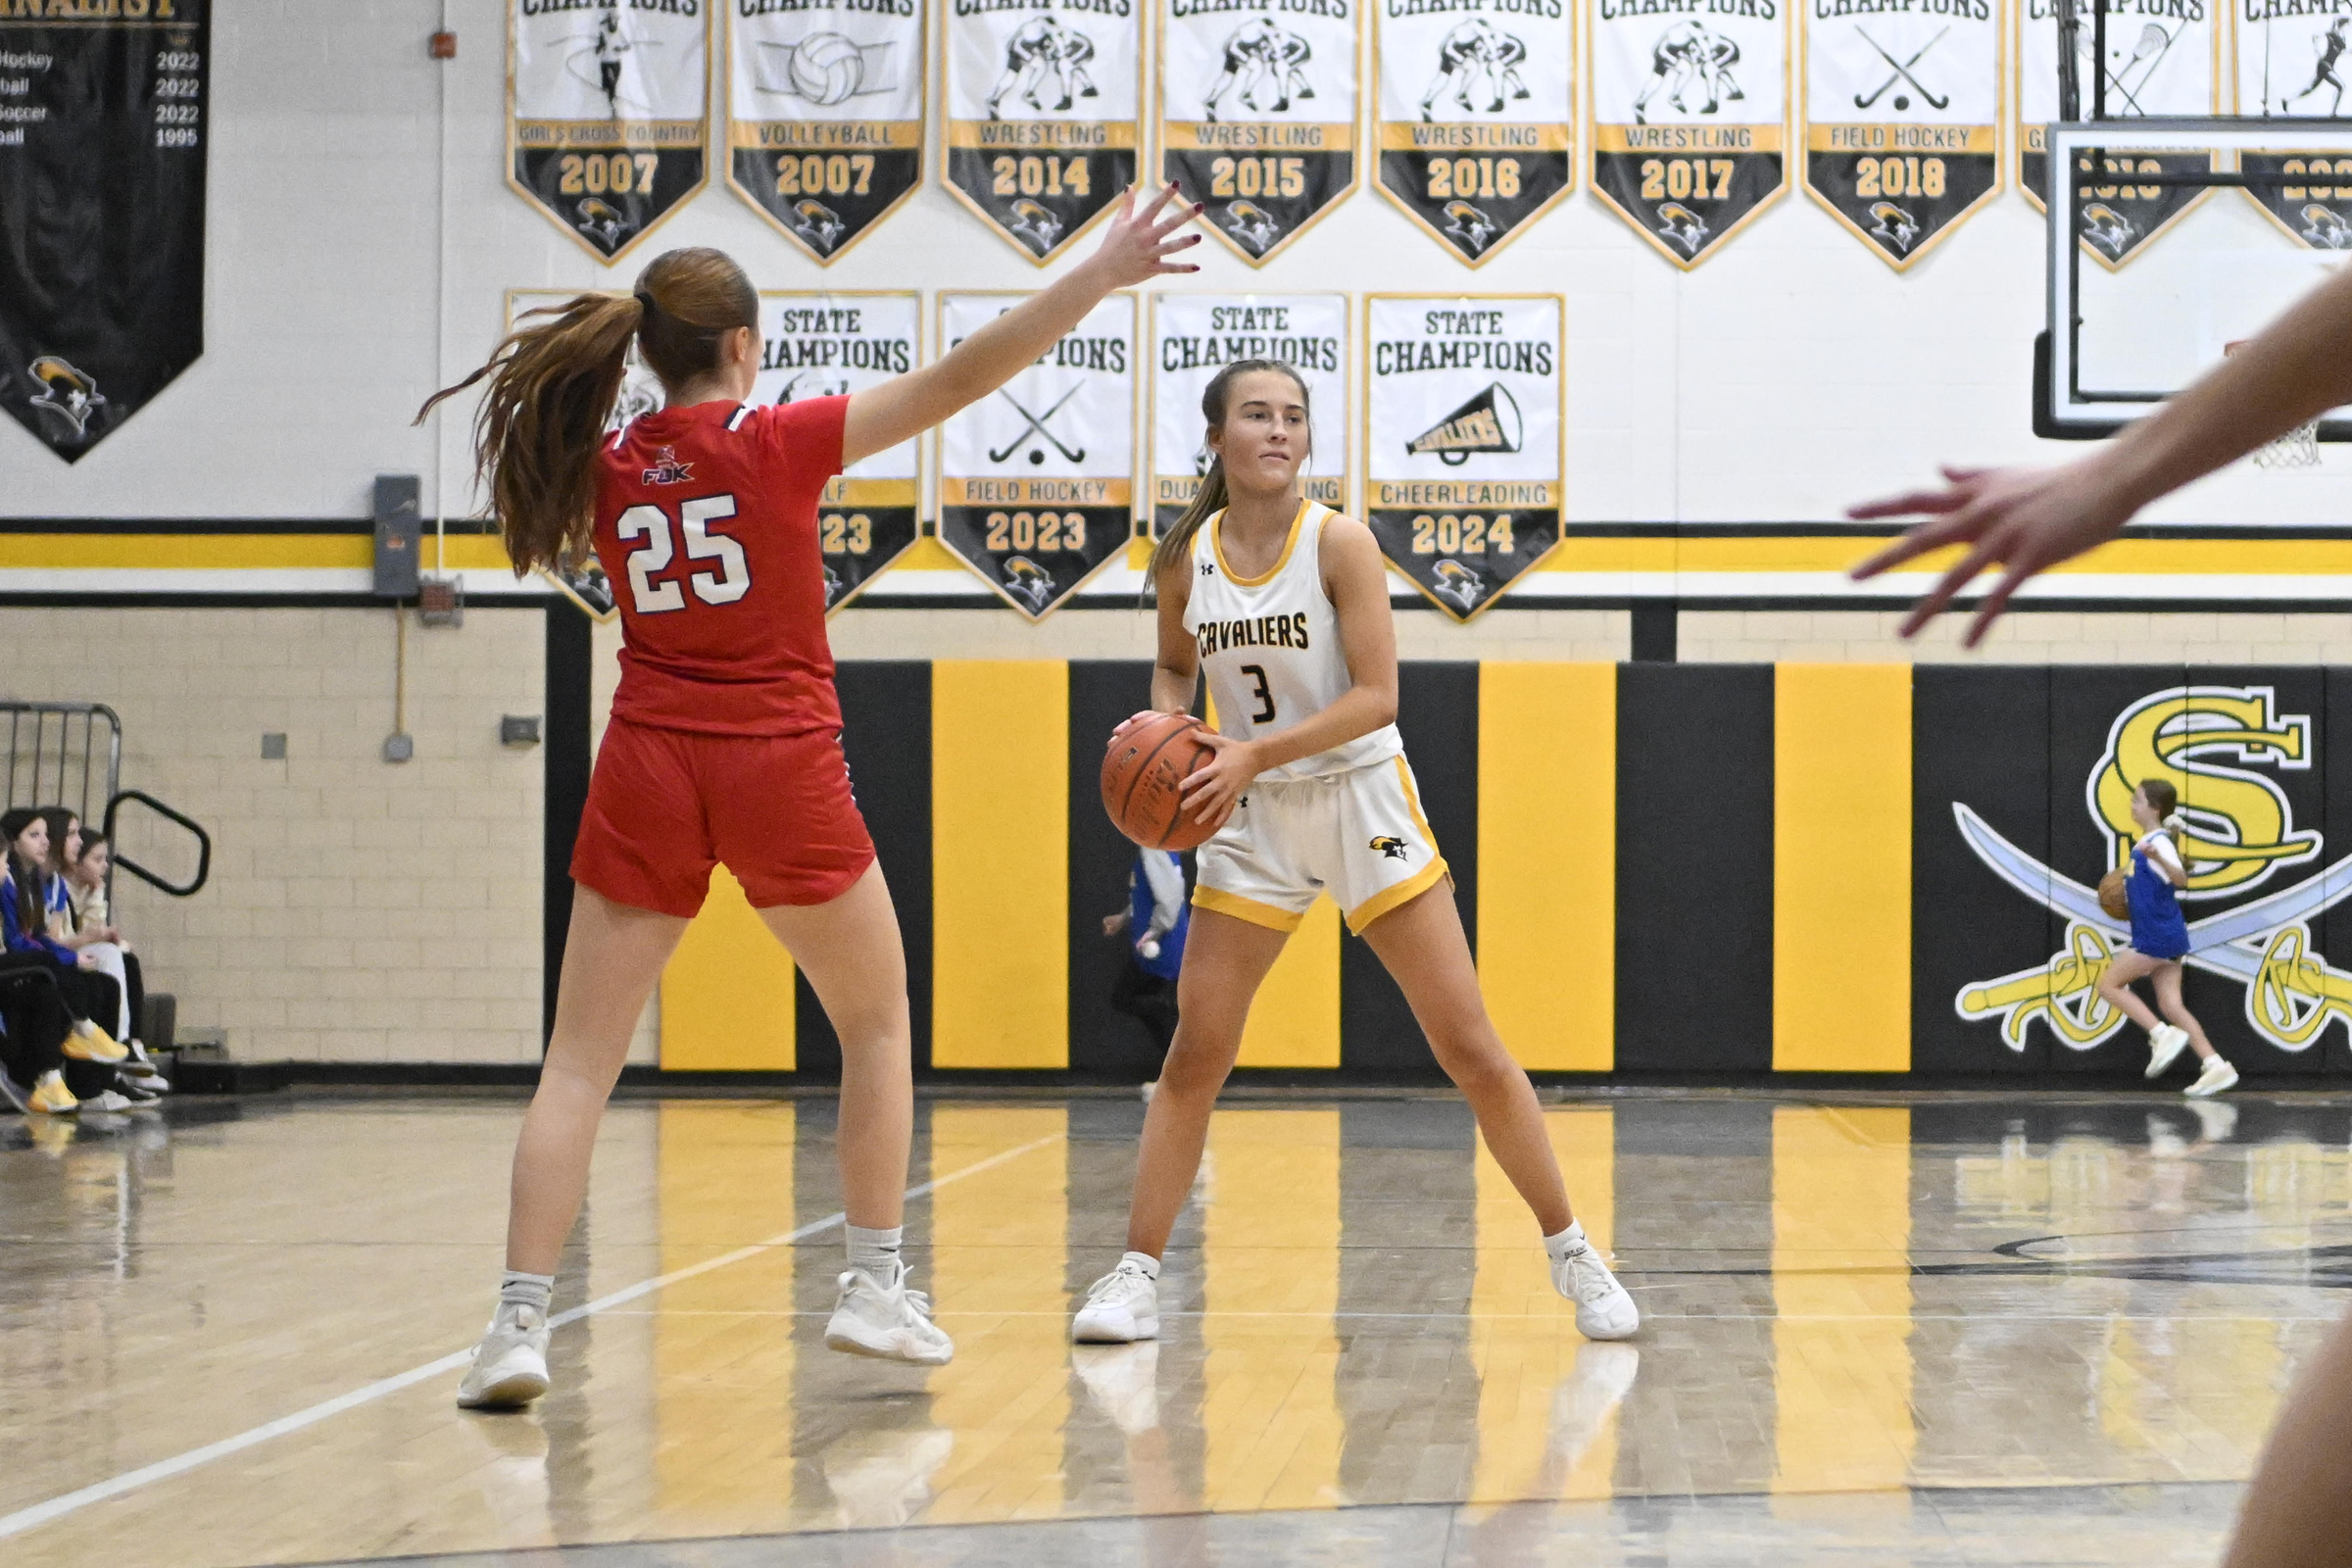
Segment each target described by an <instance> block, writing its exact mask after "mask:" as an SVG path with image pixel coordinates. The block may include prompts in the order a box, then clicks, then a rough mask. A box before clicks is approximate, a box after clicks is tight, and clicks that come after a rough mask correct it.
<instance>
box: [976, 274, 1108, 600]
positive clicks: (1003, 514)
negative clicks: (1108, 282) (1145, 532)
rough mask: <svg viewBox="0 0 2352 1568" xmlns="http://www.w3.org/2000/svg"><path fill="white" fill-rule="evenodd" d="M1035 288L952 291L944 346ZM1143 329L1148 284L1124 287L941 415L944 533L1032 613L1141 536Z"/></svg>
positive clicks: (1064, 595)
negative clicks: (1006, 376) (1005, 377)
mask: <svg viewBox="0 0 2352 1568" xmlns="http://www.w3.org/2000/svg"><path fill="white" fill-rule="evenodd" d="M1022 298H1025V296H1023V295H1018V294H942V295H941V296H940V297H939V342H940V351H941V352H942V353H945V352H947V351H948V350H951V349H953V348H955V346H956V344H958V343H960V342H962V341H963V340H964V339H965V338H967V337H969V336H970V335H971V334H972V333H974V332H976V331H978V330H979V329H980V327H982V326H983V325H985V324H986V323H987V322H989V321H992V320H994V319H996V318H997V317H999V316H1002V315H1003V314H1004V313H1005V312H1006V311H1008V310H1010V309H1011V308H1012V307H1013V305H1014V304H1015V303H1016V302H1017V301H1019V300H1020V299H1022ZM1135 327H1136V309H1135V296H1134V295H1132V294H1113V295H1111V296H1110V297H1109V298H1108V299H1105V300H1104V301H1103V303H1102V304H1100V305H1098V306H1096V307H1095V308H1094V309H1093V310H1092V311H1090V312H1089V313H1087V318H1086V319H1085V320H1083V321H1081V322H1079V323H1078V325H1077V326H1076V328H1074V329H1073V330H1072V331H1071V332H1070V333H1069V335H1068V336H1066V337H1064V338H1063V339H1062V340H1061V341H1060V342H1058V343H1056V344H1054V347H1053V348H1051V349H1049V350H1047V351H1046V353H1045V354H1044V356H1042V357H1041V358H1040V359H1039V360H1038V362H1037V363H1036V364H1035V365H1032V366H1031V367H1029V368H1027V369H1025V370H1023V371H1022V372H1021V373H1020V374H1018V375H1016V376H1014V377H1013V378H1012V379H1011V380H1010V381H1008V382H1006V383H1005V385H1004V386H1002V387H999V388H998V389H997V390H996V391H994V392H991V393H990V394H989V395H988V396H987V397H984V398H982V399H981V400H980V401H979V402H977V403H975V404H973V405H972V406H971V407H970V408H968V409H965V410H964V411H963V412H962V413H961V414H958V415H956V417H954V418H952V419H950V420H949V421H948V422H947V423H946V424H944V425H942V426H941V427H940V435H939V473H940V479H939V539H940V543H942V544H944V545H946V546H947V547H948V549H949V550H950V551H951V552H953V553H954V554H955V555H956V557H957V558H958V559H959V560H961V561H962V562H963V563H964V564H966V565H968V566H970V567H971V568H972V570H974V571H976V572H978V573H979V574H980V576H981V577H982V578H984V579H985V580H986V581H987V583H988V585H989V586H990V587H992V588H994V589H996V591H997V592H998V593H1000V594H1002V595H1003V596H1004V597H1005V603H1006V604H1008V605H1010V606H1012V608H1013V609H1015V610H1017V611H1019V612H1020V613H1022V614H1023V615H1026V616H1027V617H1028V618H1029V619H1031V620H1043V619H1044V618H1045V617H1046V616H1047V615H1049V614H1051V613H1053V612H1054V610H1055V609H1057V608H1058V607H1059V606H1060V605H1061V604H1062V602H1063V601H1064V600H1066V599H1068V598H1069V597H1070V595H1072V594H1074V593H1076V592H1077V591H1078V590H1079V588H1081V587H1082V586H1084V585H1085V583H1086V580H1087V579H1088V578H1090V577H1092V576H1093V575H1094V574H1095V573H1096V572H1098V571H1100V570H1101V569H1102V568H1103V565H1104V564H1107V563H1108V562H1110V561H1111V560H1112V559H1113V558H1115V557H1117V556H1118V555H1119V554H1120V553H1121V552H1122V551H1124V550H1125V549H1126V547H1127V541H1128V539H1129V538H1131V537H1132V536H1133V535H1134V532H1135V510H1134V504H1135V381H1136V376H1135Z"/></svg>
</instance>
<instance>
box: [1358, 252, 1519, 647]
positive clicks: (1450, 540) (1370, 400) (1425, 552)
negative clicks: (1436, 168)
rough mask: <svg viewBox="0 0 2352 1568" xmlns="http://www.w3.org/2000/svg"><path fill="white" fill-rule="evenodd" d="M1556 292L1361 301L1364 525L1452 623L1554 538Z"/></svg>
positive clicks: (1487, 601)
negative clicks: (1362, 320) (1367, 524)
mask: <svg viewBox="0 0 2352 1568" xmlns="http://www.w3.org/2000/svg"><path fill="white" fill-rule="evenodd" d="M1563 320H1564V313H1563V312H1562V310H1561V305H1560V297H1559V296H1558V295H1556V294H1496V295H1435V294H1374V295H1372V296H1370V297H1369V298H1367V299H1366V300H1365V302H1364V356H1363V359H1364V449H1363V459H1362V463H1363V468H1364V520H1365V521H1366V522H1368V523H1370V524H1371V525H1372V532H1373V534H1374V535H1375V536H1376V537H1378V538H1379V540H1380V548H1381V549H1382V550H1383V551H1385V552H1386V553H1387V555H1388V558H1389V561H1390V563H1391V564H1394V565H1395V566H1396V567H1397V570H1399V571H1401V572H1403V573H1404V574H1405V575H1406V576H1407V577H1410V578H1411V579H1412V580H1413V585H1414V586H1415V587H1417V588H1419V589H1420V590H1421V591H1422V592H1423V593H1425V594H1427V595H1428V596H1429V598H1430V600H1431V602H1432V603H1434V604H1435V605H1437V607H1438V608H1439V609H1441V610H1443V611H1445V612H1446V613H1447V614H1449V615H1451V616H1452V617H1453V618H1454V619H1456V620H1468V619H1469V618H1470V617H1471V616H1473V615H1475V614H1478V613H1480V612H1482V611H1484V610H1485V609H1486V608H1487V607H1488V606H1490V605H1492V604H1494V603H1495V600H1496V599H1498V598H1500V597H1501V595H1502V593H1503V590H1505V589H1506V588H1508V587H1510V585H1511V584H1512V583H1514V582H1516V581H1517V580H1518V579H1519V575H1520V573H1522V572H1524V571H1526V570H1527V569H1528V568H1529V567H1530V566H1532V565H1534V564H1536V563H1537V562H1539V561H1541V560H1543V559H1544V556H1545V555H1546V554H1547V553H1549V552H1550V550H1551V549H1552V547H1553V546H1555V545H1557V544H1558V543H1559V542H1560V509H1561V504H1562V491H1563V486H1562V483H1561V479H1562V474H1563V468H1564V463H1563V458H1564V450H1565V449H1564V448H1563V446H1562V444H1561V443H1562V430H1561V420H1560V398H1561V366H1562V361H1563V355H1562V352H1561V350H1562V341H1563V340H1562V336H1561V329H1562V324H1563Z"/></svg>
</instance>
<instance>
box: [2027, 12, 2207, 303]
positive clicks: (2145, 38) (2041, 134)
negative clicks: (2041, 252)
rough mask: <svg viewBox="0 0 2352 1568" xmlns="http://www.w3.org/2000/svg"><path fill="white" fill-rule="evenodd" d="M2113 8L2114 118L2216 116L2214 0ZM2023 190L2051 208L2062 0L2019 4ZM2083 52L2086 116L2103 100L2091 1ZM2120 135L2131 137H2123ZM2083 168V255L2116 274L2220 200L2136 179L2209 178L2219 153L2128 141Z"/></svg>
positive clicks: (2197, 189) (2110, 76)
mask: <svg viewBox="0 0 2352 1568" xmlns="http://www.w3.org/2000/svg"><path fill="white" fill-rule="evenodd" d="M2103 3H2104V4H2105V6H2106V8H2107V58H2106V62H2105V69H2106V77H2107V79H2106V91H2107V97H2106V112H2107V113H2108V114H2109V115H2110V116H2113V117H2116V118H2119V119H2126V120H2131V119H2137V118H2140V117H2142V116H2146V115H2194V116H2200V117H2201V116H2206V115H2211V114H2212V113H2214V108H2215V105H2216V103H2217V102H2218V101H2219V98H2218V95H2219V93H2220V91H2221V79H2222V57H2221V28H2220V26H2219V25H2218V24H2217V22H2216V19H2215V15H2214V12H2213V9H2212V4H2211V3H2209V0H2156V3H2154V4H2143V0H2103ZM2016 15H2017V27H2018V35H2017V49H2016V55H2017V93H2016V97H2015V99H2014V100H2013V101H2014V102H2015V103H2016V105H2017V122H2018V123H2017V143H2016V145H2017V183H2018V188H2019V189H2020V190H2022V191H2024V192H2025V195H2026V200H2028V201H2030V202H2032V203H2033V204H2034V206H2035V207H2044V208H2046V205H2047V198H2048V192H2049V188H2050V181H2049V154H2048V151H2047V149H2046V147H2045V138H2046V136H2047V133H2048V127H2049V125H2050V123H2052V122H2053V121H2056V120H2058V119H2059V118H2061V117H2060V115H2059V113H2058V0H2018V4H2017V8H2016ZM2079 16H2080V19H2081V22H2082V26H2081V28H2080V32H2079V37H2078V41H2077V48H2076V56H2075V61H2076V80H2077V81H2078V82H2080V83H2081V90H2082V114H2083V116H2084V118H2086V119H2087V118H2088V117H2089V116H2090V114H2091V111H2092V108H2093V106H2094V103H2095V100H2094V98H2093V96H2092V90H2093V83H2094V80H2095V78H2094V76H2093V74H2092V71H2091V58H2090V57H2091V55H2092V53H2093V51H2094V46H2095V31H2094V29H2093V27H2092V25H2091V21H2092V18H2091V12H2090V8H2089V6H2088V5H2087V4H2085V5H2084V6H2083V7H2082V10H2081V11H2080V13H2079ZM2118 135H2119V136H2122V137H2127V138H2128V136H2129V132H2128V131H2119V132H2118ZM2099 162H2100V164H2101V165H2102V167H2101V168H2099V169H2096V170H2094V169H2092V168H2091V167H2090V164H2091V160H2090V159H2088V158H2082V159H2079V160H2078V161H2077V168H2076V171H2075V176H2076V177H2075V181H2074V190H2075V194H2074V200H2075V203H2076V205H2077V207H2078V209H2079V211H2080V220H2081V223H2082V252H2083V254H2084V255H2086V256H2088V257H2090V258H2091V259H2092V260H2093V261H2095V262H2097V263H2098V264H2099V265H2100V266H2102V267H2105V268H2108V269H2109V270H2113V269H2115V268H2118V267H2121V266H2122V265H2123V264H2124V263H2126V262H2128V261H2130V260H2131V258H2132V257H2133V256H2135V255H2137V254H2138V253H2139V250H2140V248H2141V247H2142V246H2144V245H2146V244H2147V243H2148V242H2149V241H2150V240H2152V239H2154V238H2155V237H2156V236H2157V235H2158V234H2160V233H2162V232H2164V230H2166V229H2167V228H2170V227H2171V226H2172V225H2173V224H2174V223H2176V222H2178V221H2180V219H2182V218H2183V217H2185V216H2187V214H2188V211H2189V209H2191V208H2193V207H2195V206H2196V205H2197V204H2198V203H2199V202H2201V201H2203V200H2204V199H2205V198H2206V197H2207V196H2209V195H2211V194H2212V187H2210V186H2200V185H2146V184H2133V183H2131V182H2130V178H2129V176H2131V175H2132V174H2135V173H2136V174H2187V173H2203V172H2207V171H2208V170H2210V169H2211V168H2212V167H2213V155H2212V154H2211V153H2180V152H2148V151H2136V152H2135V151H2132V150H2131V142H2130V141H2129V140H2128V139H2125V140H2121V141H2119V142H2118V143H2117V145H2116V147H2115V148H2113V149H2111V150H2108V151H2107V152H2106V153H2105V155H2104V156H2103V157H2102V158H2101V159H2100V160H2099Z"/></svg>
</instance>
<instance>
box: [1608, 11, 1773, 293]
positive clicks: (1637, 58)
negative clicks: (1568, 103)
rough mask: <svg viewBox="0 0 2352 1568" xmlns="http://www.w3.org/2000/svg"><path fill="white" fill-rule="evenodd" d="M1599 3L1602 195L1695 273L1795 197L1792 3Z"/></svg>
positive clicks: (1645, 235)
mask: <svg viewBox="0 0 2352 1568" xmlns="http://www.w3.org/2000/svg"><path fill="white" fill-rule="evenodd" d="M1804 3H1805V0H1722V3H1720V4H1718V5H1715V6H1713V7H1712V8H1710V9H1709V10H1707V11H1705V12H1704V13H1702V14H1701V15H1698V16H1681V15H1678V14H1677V13H1676V11H1673V10H1667V9H1664V8H1661V7H1659V6H1656V5H1653V4H1650V3H1648V0H1595V3H1594V7H1593V68H1592V69H1593V191H1594V192H1595V193H1596V194H1598V195H1599V197H1600V199H1601V200H1602V201H1603V202H1606V203H1607V204H1608V205H1609V206H1610V207H1613V208H1615V209H1616V210H1617V212H1618V214H1619V215H1620V216H1621V217H1623V218H1624V219H1625V221H1627V222H1629V223H1631V224H1633V225H1634V227H1635V228H1636V229H1637V230H1639V231H1640V232H1641V235H1642V238H1643V239H1646V240H1648V241H1649V242H1650V244H1652V245H1654V246H1656V247H1657V248H1658V252H1659V254H1661V255H1663V256H1664V257H1665V258H1666V259H1667V260H1668V261H1670V262H1672V263H1674V265H1675V266H1677V267H1679V268H1682V269H1683V270H1685V271H1688V270H1691V268H1693V267H1696V266H1697V265H1698V264H1699V263H1700V262H1702V261H1704V260H1705V259H1706V258H1707V257H1709V256H1712V255H1713V254H1715V250H1716V248H1717V247H1718V246H1720V245H1722V244H1723V242H1724V241H1725V240H1728V239H1730V238H1731V237H1732V236H1733V235H1734V234H1736V233H1738V232H1739V231H1740V229H1742V228H1744V227H1746V226H1747V224H1748V223H1749V221H1751V220H1753V219H1754V218H1755V216H1756V215H1757V214H1758V213H1761V212H1762V211H1763V210H1764V209H1765V208H1767V207H1769V206H1771V205H1772V204H1773V203H1774V202H1776V201H1778V200H1779V199H1780V198H1781V195H1782V193H1783V192H1785V191H1786V190H1787V189H1788V188H1789V159H1788V152H1787V148H1788V138H1789V36H1790V31H1791V28H1792V27H1793V25H1794V24H1793V23H1792V22H1791V21H1790V18H1789V11H1788V9H1787V6H1788V5H1790V4H1794V5H1801V4H1804Z"/></svg>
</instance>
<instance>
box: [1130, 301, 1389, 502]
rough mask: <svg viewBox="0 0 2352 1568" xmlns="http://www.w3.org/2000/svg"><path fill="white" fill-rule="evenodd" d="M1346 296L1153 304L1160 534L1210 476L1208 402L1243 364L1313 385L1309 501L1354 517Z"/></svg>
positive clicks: (1304, 481) (1304, 480)
mask: <svg viewBox="0 0 2352 1568" xmlns="http://www.w3.org/2000/svg"><path fill="white" fill-rule="evenodd" d="M1151 343H1152V513H1151V516H1152V534H1153V536H1154V537H1156V536H1157V535H1158V534H1159V532H1160V530H1162V529H1164V528H1167V527H1170V526H1172V525H1173V524H1174V523H1175V521H1176V519H1177V518H1179V517H1181V516H1183V515H1184V511H1185V508H1187V507H1189V506H1191V505H1192V504H1193V498H1194V497H1195V496H1197V495H1199V494H1200V493H1201V475H1202V474H1205V473H1206V472H1207V471H1208V444H1207V442H1206V441H1205V440H1203V439H1202V432H1203V430H1204V428H1205V425H1206V421H1205V420H1204V419H1203V418H1202V417H1201V393H1203V392H1204V391H1206V390H1207V389H1208V383H1209V382H1210V381H1211V380H1212V379H1214V377H1215V376H1216V373H1217V371H1219V370H1220V369H1222V368H1225V367H1226V366H1228V365H1231V364H1232V363H1233V362H1234V361H1236V360H1269V359H1271V360H1283V361H1286V362H1287V363H1289V364H1290V365H1291V366H1293V367H1294V368H1296V369H1297V370H1298V371H1299V375H1300V376H1302V377H1304V378H1305V381H1306V392H1307V417H1308V420H1309V424H1310V427H1311V437H1312V442H1313V445H1312V448H1311V451H1310V454H1309V456H1308V458H1307V462H1306V466H1305V468H1304V469H1303V470H1302V473H1301V488H1303V489H1304V490H1305V492H1306V498H1307V499H1308V500H1309V501H1319V502H1321V503H1322V504H1323V505H1325V506H1327V507H1330V508H1331V509H1332V510H1333V511H1335V512H1345V511H1347V510H1348V431H1349V430H1350V428H1352V426H1351V424H1350V422H1349V420H1348V391H1349V390H1350V388H1349V386H1348V347H1349V345H1348V296H1347V295H1345V294H1174V293H1168V294H1153V295H1152V337H1151Z"/></svg>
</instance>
